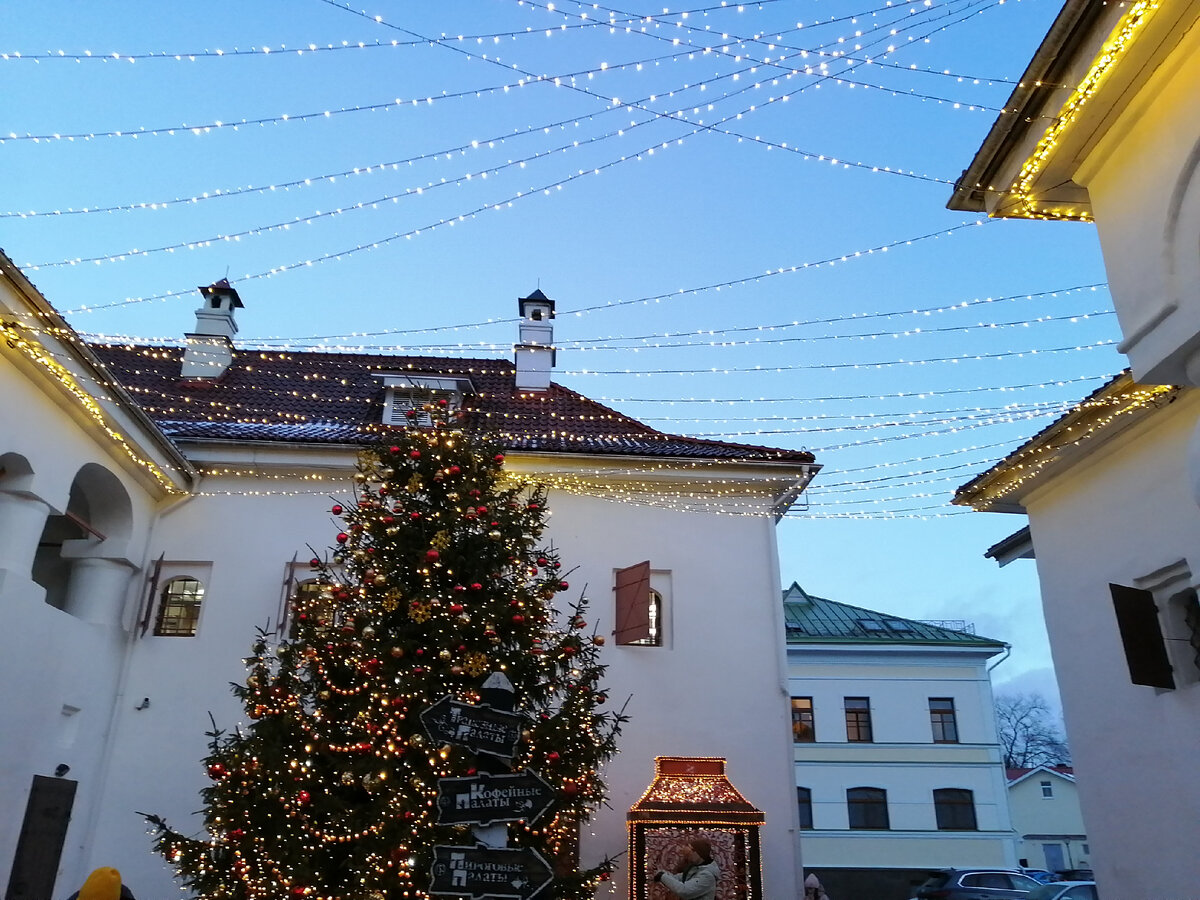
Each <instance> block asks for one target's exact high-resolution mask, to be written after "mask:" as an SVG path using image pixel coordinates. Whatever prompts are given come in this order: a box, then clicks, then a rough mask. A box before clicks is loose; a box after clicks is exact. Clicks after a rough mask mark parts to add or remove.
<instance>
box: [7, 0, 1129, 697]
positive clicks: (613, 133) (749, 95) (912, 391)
mask: <svg viewBox="0 0 1200 900" xmlns="http://www.w3.org/2000/svg"><path fill="white" fill-rule="evenodd" d="M359 2H360V3H361V2H363V0H359ZM1059 6H1060V4H1059V3H1058V2H1056V0H1008V2H998V0H931V2H928V3H926V2H924V0H920V2H916V3H905V4H899V3H888V2H886V0H876V2H874V3H871V2H870V0H860V2H858V3H855V2H849V0H773V2H761V3H753V4H750V3H747V4H741V5H739V4H732V3H726V4H723V3H719V2H718V3H715V4H711V5H707V6H702V5H696V6H692V7H679V8H676V7H669V6H668V7H664V6H663V5H662V3H661V2H660V3H659V4H649V3H642V2H636V3H620V4H616V5H609V6H601V5H598V4H579V3H575V2H571V0H565V2H557V0H556V2H555V3H553V4H551V3H546V2H540V0H539V2H534V3H531V2H528V0H525V2H520V0H479V2H475V0H463V2H456V3H424V4H417V3H397V2H390V0H376V2H375V3H374V4H373V5H370V6H366V7H363V6H356V7H353V8H347V7H345V6H344V5H341V4H339V3H335V2H333V0H289V2H286V3H285V2H282V0H275V2H271V0H264V2H259V3H255V4H243V3H225V2H209V3H205V4H191V5H181V4H160V3H142V2H114V3H106V4H78V3H59V2H52V0H39V2H37V3H34V2H24V0H15V2H11V3H7V4H4V5H3V7H0V45H2V46H0V79H2V81H0V89H2V90H3V93H4V96H5V98H6V103H5V108H4V113H3V121H0V138H3V140H2V141H0V172H2V173H3V177H4V184H5V191H4V197H3V200H2V201H0V246H3V248H4V250H5V251H6V252H7V253H8V255H9V256H10V257H11V258H12V259H13V260H14V261H15V262H16V263H17V264H18V265H21V266H22V267H24V268H25V269H26V271H27V273H28V274H29V276H30V278H31V279H32V280H33V281H34V282H35V283H36V284H37V285H38V286H39V287H40V288H41V289H42V291H43V292H44V293H45V294H46V296H47V297H48V298H49V299H50V300H51V301H52V302H53V303H54V304H55V305H56V306H57V307H58V308H59V309H61V310H64V311H67V312H68V317H69V319H70V320H71V322H72V323H73V324H74V325H75V326H76V328H78V329H79V330H80V331H82V332H84V333H87V334H89V335H117V336H136V337H138V338H141V339H163V340H168V339H169V340H177V339H179V338H180V337H181V336H182V334H183V332H184V331H186V330H188V329H190V327H191V326H192V324H193V321H194V319H193V310H194V309H195V307H196V305H197V299H196V298H197V295H196V294H195V293H194V288H195V286H197V285H201V284H207V283H209V282H212V281H214V280H216V279H218V278H221V277H224V276H228V277H229V279H230V280H231V281H232V282H234V284H235V285H236V287H237V288H238V290H239V292H240V293H241V296H242V298H243V300H244V302H245V304H246V308H245V309H244V310H242V311H241V314H240V316H239V326H240V329H241V331H240V334H239V339H241V340H243V341H246V342H252V341H266V342H270V343H271V344H272V345H273V346H308V345H312V344H323V345H326V346H357V345H360V344H370V345H373V346H383V347H389V348H395V349H398V350H403V351H414V352H432V353H439V354H448V355H508V354H509V353H510V352H511V344H512V341H513V340H514V338H515V332H516V325H515V323H514V317H515V314H516V303H515V300H516V298H517V297H519V296H523V295H525V294H527V293H529V292H530V291H532V290H533V289H534V288H535V287H540V288H541V289H542V290H543V291H544V292H545V293H546V294H548V295H549V296H551V297H552V298H554V299H555V300H556V301H557V304H558V309H559V317H558V319H557V320H556V338H557V340H558V342H559V344H560V346H561V348H562V349H561V350H560V352H559V355H558V369H557V371H556V373H555V379H556V380H557V381H559V382H560V383H562V384H564V385H567V386H569V387H572V388H575V389H577V390H579V391H582V392H583V393H585V394H587V395H589V396H591V397H594V398H596V399H600V400H603V401H604V402H607V403H609V404H610V405H612V406H614V407H617V408H618V409H620V410H622V411H623V412H626V413H629V414H631V415H634V416H636V417H639V418H642V419H644V420H645V421H648V422H650V423H651V424H653V425H655V426H656V427H659V428H661V429H663V430H667V431H673V432H678V433H685V434H696V435H705V436H712V437H719V438H724V439H728V440H735V441H741V442H746V443H755V444H767V445H772V446H780V447H789V448H790V447H806V448H808V449H810V450H812V451H813V452H814V453H815V454H816V455H817V458H818V461H819V462H821V463H822V464H823V465H824V467H825V468H824V471H823V472H822V473H821V475H820V476H818V478H817V480H816V482H815V483H814V485H813V488H812V489H811V491H810V496H809V498H808V502H807V507H806V508H805V509H803V510H797V512H796V513H795V514H794V515H792V516H790V517H789V518H788V519H787V520H785V521H784V522H782V523H781V524H780V526H779V534H780V545H781V556H782V577H783V582H784V584H785V585H786V584H789V583H791V582H792V581H793V580H795V581H798V582H799V583H800V584H801V585H803V586H804V587H805V589H806V590H809V591H810V592H812V593H815V594H818V595H821V596H825V597H829V598H831V599H835V600H840V601H843V602H847V603H852V604H857V605H861V606H866V607H869V608H873V609H879V610H882V611H886V612H889V613H892V614H895V615H901V616H908V617H912V618H921V619H952V620H966V621H969V622H973V623H974V625H975V627H976V629H977V630H978V632H979V633H981V634H985V635H988V636H990V637H995V638H999V639H1003V640H1006V641H1009V642H1010V643H1012V644H1013V645H1014V649H1013V654H1012V657H1011V659H1009V660H1008V661H1006V662H1005V663H1004V664H1003V665H1002V666H1001V667H1000V668H999V669H998V670H997V673H996V679H997V682H998V683H999V684H1001V685H1003V683H1004V682H1005V681H1012V682H1013V683H1014V684H1015V686H1017V687H1019V688H1021V689H1032V690H1039V691H1042V692H1043V693H1046V694H1052V693H1053V691H1054V688H1053V684H1052V681H1051V680H1050V678H1049V672H1050V670H1049V665H1050V663H1049V657H1048V649H1047V644H1046V639H1045V633H1044V628H1043V626H1042V622H1041V613H1040V607H1039V602H1038V594H1037V584H1036V573H1035V572H1034V569H1033V564H1032V563H1029V562H1019V563H1016V564H1014V565H1011V566H1009V567H1006V568H1005V569H1004V570H1000V569H998V568H997V567H996V566H995V564H994V563H991V562H989V561H987V560H984V559H983V556H982V554H983V551H984V550H985V549H986V548H987V547H988V546H990V545H991V544H993V543H995V542H996V541H997V540H999V539H1000V538H1002V537H1004V536H1005V535H1007V534H1008V533H1010V532H1012V531H1014V530H1016V529H1017V528H1018V527H1020V526H1021V525H1023V524H1024V520H1023V519H1020V518H1017V517H1013V516H1003V515H984V514H974V513H969V512H963V511H961V510H958V509H956V508H954V507H950V506H949V498H950V496H951V495H952V493H953V490H954V488H955V487H956V486H958V485H960V484H962V483H964V482H965V481H967V480H969V479H970V478H971V477H972V476H973V475H975V474H977V473H978V472H980V471H982V470H983V469H985V468H987V467H988V466H989V465H990V464H991V463H992V462H994V461H995V460H997V459H999V458H1000V457H1002V456H1003V455H1005V454H1006V453H1007V452H1009V451H1010V450H1012V449H1013V448H1015V447H1016V446H1017V445H1018V444H1019V443H1021V442H1022V441H1023V440H1024V439H1026V438H1027V437H1029V436H1031V435H1032V434H1034V433H1036V432H1037V431H1038V430H1040V429H1041V428H1043V427H1045V425H1047V424H1048V423H1049V422H1050V421H1051V420H1052V419H1053V417H1054V416H1055V415H1056V414H1057V413H1058V412H1060V411H1061V410H1062V404H1064V403H1068V402H1070V401H1072V400H1076V399H1079V398H1081V397H1083V396H1084V395H1086V394H1087V393H1088V392H1090V391H1091V390H1092V389H1094V388H1095V387H1097V386H1098V385H1099V384H1101V383H1102V382H1103V381H1104V380H1106V379H1107V378H1108V377H1109V376H1110V375H1112V374H1114V373H1115V372H1117V371H1119V370H1120V369H1121V368H1123V366H1124V360H1123V358H1122V357H1120V356H1119V355H1118V354H1117V353H1116V350H1115V346H1114V342H1115V340H1116V337H1117V328H1116V323H1115V320H1114V317H1113V316H1112V315H1111V312H1110V311H1111V304H1110V301H1109V298H1108V293H1107V289H1106V288H1105V286H1104V283H1105V273H1104V270H1103V264H1102V261H1101V258H1100V253H1099V248H1098V244H1097V241H1096V238H1095V235H1094V232H1093V229H1092V228H1091V226H1087V225H1080V224H1068V223H1036V222H1007V221H1003V222H990V223H987V222H983V223H980V220H979V219H978V218H977V217H975V216H971V215H969V214H964V213H959V212H952V211H948V210H946V209H945V203H946V201H947V199H948V197H949V195H950V190H951V186H950V184H951V183H952V182H953V180H954V178H955V177H957V175H958V174H959V173H960V172H961V170H962V169H963V168H965V167H966V165H967V164H968V163H969V161H970V159H971V156H972V155H973V153H974V151H975V149H976V148H977V147H978V145H979V143H980V141H981V140H982V138H983V136H984V135H985V134H986V132H987V129H988V128H989V127H990V126H991V123H992V122H993V120H994V119H995V117H996V114H997V110H998V109H999V108H1000V107H1002V106H1003V104H1004V101H1005V100H1006V99H1007V97H1008V94H1009V92H1010V91H1011V89H1012V83H1013V82H1015V81H1016V80H1017V79H1018V78H1019V76H1020V74H1021V72H1022V70H1023V68H1024V66H1025V64H1026V62H1027V61H1028V59H1029V57H1030V56H1031V54H1032V52H1033V50H1034V48H1035V47H1036V46H1037V44H1038V42H1039V41H1040V39H1041V37H1042V35H1043V34H1044V33H1045V30H1046V28H1047V27H1048V25H1049V23H1050V21H1051V20H1052V19H1053V17H1054V15H1055V14H1056V13H1057V11H1058V8H1059ZM798 26H801V27H798ZM889 48H890V49H889ZM297 51H302V52H297ZM85 208H86V209H89V210H96V211H89V212H86V213H83V212H75V211H77V210H81V209H85ZM56 213H57V214H56Z"/></svg>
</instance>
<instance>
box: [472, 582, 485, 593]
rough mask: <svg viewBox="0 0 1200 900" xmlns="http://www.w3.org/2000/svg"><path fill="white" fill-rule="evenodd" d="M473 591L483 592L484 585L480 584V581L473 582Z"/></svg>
mask: <svg viewBox="0 0 1200 900" xmlns="http://www.w3.org/2000/svg"><path fill="white" fill-rule="evenodd" d="M471 590H473V591H482V590H483V585H482V584H480V583H479V582H478V581H472V582H471Z"/></svg>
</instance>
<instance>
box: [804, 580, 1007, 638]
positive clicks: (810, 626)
mask: <svg viewBox="0 0 1200 900" xmlns="http://www.w3.org/2000/svg"><path fill="white" fill-rule="evenodd" d="M783 617H784V625H785V627H786V628H787V642H788V643H789V644H816V643H821V644H824V643H834V642H836V643H854V644H946V645H958V646H960V647H961V646H969V647H995V648H996V649H997V650H999V649H1001V648H1003V647H1004V646H1005V644H1004V642H1003V641H996V640H992V639H991V638H985V637H981V636H979V635H977V634H975V633H974V628H973V627H972V626H970V625H968V624H967V623H966V622H941V623H937V624H934V623H932V622H919V621H917V620H915V619H904V618H901V617H900V616H892V615H888V614H887V613H881V612H875V610H872V609H863V608H862V607H861V606H850V605H849V604H848V603H837V602H836V601H833V600H826V599H825V598H824V597H814V596H813V595H812V594H809V593H807V592H806V591H805V590H804V589H803V588H802V587H800V585H798V584H796V583H795V582H792V586H791V587H790V588H788V589H787V590H786V591H784V592H783ZM951 626H954V627H951Z"/></svg>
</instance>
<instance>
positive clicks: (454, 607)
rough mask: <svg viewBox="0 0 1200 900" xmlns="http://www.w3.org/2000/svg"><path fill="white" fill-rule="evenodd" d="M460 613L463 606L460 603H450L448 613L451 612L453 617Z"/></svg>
mask: <svg viewBox="0 0 1200 900" xmlns="http://www.w3.org/2000/svg"><path fill="white" fill-rule="evenodd" d="M462 611H463V605H462V604H461V603H451V604H450V612H452V613H453V614H454V615H456V616H457V615H458V614H459V613H460V612H462Z"/></svg>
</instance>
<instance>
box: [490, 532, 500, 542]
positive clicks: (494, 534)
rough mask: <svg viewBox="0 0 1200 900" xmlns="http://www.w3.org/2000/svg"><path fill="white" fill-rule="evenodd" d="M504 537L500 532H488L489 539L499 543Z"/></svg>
mask: <svg viewBox="0 0 1200 900" xmlns="http://www.w3.org/2000/svg"><path fill="white" fill-rule="evenodd" d="M502 537H504V535H502V534H501V533H500V532H498V531H489V532H488V538H489V539H490V540H493V541H498V540H500V538H502Z"/></svg>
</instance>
